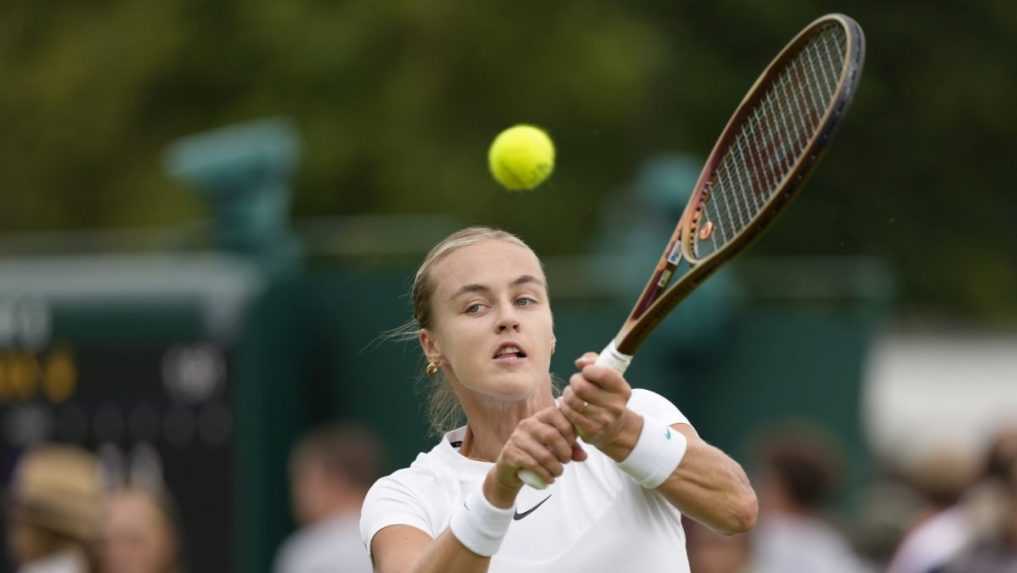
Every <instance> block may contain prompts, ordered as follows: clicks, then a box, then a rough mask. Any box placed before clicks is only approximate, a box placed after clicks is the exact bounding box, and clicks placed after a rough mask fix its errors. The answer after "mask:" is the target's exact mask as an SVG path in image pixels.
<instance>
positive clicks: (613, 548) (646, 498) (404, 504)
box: [360, 389, 689, 573]
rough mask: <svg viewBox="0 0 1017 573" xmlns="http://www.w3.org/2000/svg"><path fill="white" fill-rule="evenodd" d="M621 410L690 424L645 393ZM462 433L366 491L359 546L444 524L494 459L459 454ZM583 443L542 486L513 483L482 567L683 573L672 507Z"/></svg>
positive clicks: (495, 571)
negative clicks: (497, 541) (387, 531)
mask: <svg viewBox="0 0 1017 573" xmlns="http://www.w3.org/2000/svg"><path fill="white" fill-rule="evenodd" d="M628 407H629V409H631V410H633V411H634V412H636V413H638V414H643V415H648V416H651V417H653V418H655V419H657V420H659V421H661V422H664V423H666V424H667V425H669V426H670V425H673V424H677V423H684V424H688V423H689V421H688V419H687V418H686V417H685V416H684V415H683V414H682V413H681V412H680V411H679V410H678V408H676V407H675V406H674V404H672V403H671V402H669V401H668V400H667V399H665V398H664V397H662V396H660V395H659V394H656V393H654V392H651V391H649V390H642V389H634V390H633V391H632V397H631V398H630V400H629V403H628ZM465 432H466V428H465V427H462V428H459V429H456V430H453V431H451V432H449V433H448V434H446V435H445V437H444V438H443V439H442V440H441V442H440V443H439V444H438V445H437V446H435V447H434V448H433V449H432V450H431V451H430V452H427V453H426V454H425V453H422V454H419V455H418V456H417V459H416V460H415V461H414V462H413V464H412V465H410V467H408V468H404V469H401V470H398V471H396V472H395V473H393V474H391V475H389V476H386V477H383V478H381V479H380V480H378V481H377V482H376V483H375V484H374V486H372V487H371V490H370V491H369V492H368V494H367V498H366V499H365V500H364V507H363V510H362V511H361V518H360V534H361V536H362V538H363V540H364V543H365V544H366V545H367V547H368V549H370V547H371V539H372V538H373V537H374V535H375V534H376V533H378V531H380V530H381V529H383V528H385V527H388V526H390V525H409V526H412V527H416V528H417V529H420V530H421V531H423V532H424V533H427V534H428V535H430V536H431V537H432V538H437V537H438V536H439V535H440V534H441V533H442V532H444V531H445V529H447V528H448V524H449V521H450V520H451V519H452V513H453V512H454V511H456V510H457V509H458V508H459V507H462V504H463V499H464V498H465V497H466V494H467V493H468V492H470V491H473V490H474V489H476V488H478V487H480V484H481V483H482V482H483V480H484V476H485V475H487V472H488V470H490V469H491V466H492V465H493V464H491V463H490V462H482V461H477V460H471V459H469V458H467V457H465V456H463V455H461V454H460V453H459V450H458V448H459V445H461V443H462V439H463V436H464V435H465ZM584 449H585V450H586V452H587V453H588V454H589V457H588V458H587V459H586V461H584V462H571V463H569V464H566V466H565V473H564V474H563V475H562V476H561V477H560V478H558V479H557V480H555V482H554V484H552V485H551V486H550V487H548V488H547V489H545V490H540V491H538V490H535V489H532V488H528V487H524V488H523V489H522V491H521V492H520V493H519V496H518V497H517V498H516V508H515V512H516V515H515V517H516V519H515V520H514V521H513V522H512V525H511V526H510V527H509V530H508V534H507V535H506V536H505V539H504V541H503V543H502V545H501V549H500V550H499V551H498V553H497V554H495V556H494V557H493V558H492V559H491V567H490V569H488V571H489V572H490V573H500V572H519V573H531V572H532V573H536V572H548V573H551V572H553V573H563V572H569V571H582V572H598V571H603V572H605V573H606V572H611V573H617V572H619V571H622V572H626V571H627V572H633V573H635V572H639V573H655V572H658V571H659V572H668V573H687V572H688V571H689V564H688V557H687V555H686V552H685V532H684V530H683V529H682V525H681V512H679V511H678V510H677V509H676V508H675V507H674V506H673V505H671V504H670V503H669V502H668V501H667V500H666V499H665V498H664V497H663V496H662V495H660V494H659V493H657V492H656V491H653V490H646V489H644V488H642V487H641V486H640V485H639V484H638V483H636V482H635V480H633V479H632V478H631V477H629V476H628V474H626V473H624V472H622V471H621V470H620V469H619V468H618V466H617V464H616V463H615V462H614V460H612V459H611V458H609V457H607V456H606V455H605V454H603V453H602V452H600V450H598V449H597V448H595V447H592V446H588V445H587V446H585V448H584Z"/></svg>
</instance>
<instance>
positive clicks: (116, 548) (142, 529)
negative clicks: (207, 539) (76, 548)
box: [103, 486, 181, 573]
mask: <svg viewBox="0 0 1017 573" xmlns="http://www.w3.org/2000/svg"><path fill="white" fill-rule="evenodd" d="M107 507H108V510H107V515H106V531H105V533H106V538H105V540H104V542H105V548H104V552H103V570H104V571H105V572H106V573H179V572H180V571H181V567H180V564H179V557H178V553H179V552H178V549H177V548H178V544H179V542H178V535H177V529H176V527H175V520H174V519H173V516H174V515H175V513H174V511H173V506H172V504H171V502H170V500H169V499H168V498H167V497H166V496H165V495H164V494H163V493H162V492H161V491H158V490H153V489H152V488H148V487H139V486H127V487H121V488H118V489H117V490H115V491H113V492H111V493H110V494H109V502H108V506H107Z"/></svg>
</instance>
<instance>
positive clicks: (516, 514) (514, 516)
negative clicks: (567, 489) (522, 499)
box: [512, 495, 551, 521]
mask: <svg viewBox="0 0 1017 573" xmlns="http://www.w3.org/2000/svg"><path fill="white" fill-rule="evenodd" d="M549 499H551V496H550V495H549V496H547V497H545V498H544V499H542V500H540V503H538V504H537V505H535V506H533V507H531V508H530V509H527V510H526V511H524V512H522V513H519V512H518V511H516V512H513V513H512V519H514V520H516V521H519V520H520V519H522V518H524V517H526V516H527V515H529V514H531V513H533V512H534V511H537V508H538V507H540V506H542V505H544V502H545V501H547V500H549Z"/></svg>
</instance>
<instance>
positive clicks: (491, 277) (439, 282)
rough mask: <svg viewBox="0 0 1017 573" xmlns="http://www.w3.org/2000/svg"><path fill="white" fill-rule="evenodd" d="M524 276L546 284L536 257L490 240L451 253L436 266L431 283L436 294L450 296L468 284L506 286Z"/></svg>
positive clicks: (509, 244) (503, 242)
mask: <svg viewBox="0 0 1017 573" xmlns="http://www.w3.org/2000/svg"><path fill="white" fill-rule="evenodd" d="M522 276H530V277H535V278H536V279H538V281H539V282H540V283H541V284H543V283H544V282H545V279H544V270H543V269H542V268H541V266H540V260H539V259H538V258H537V255H536V254H534V253H533V251H531V250H530V249H529V248H527V247H524V246H521V245H517V244H515V243H510V242H508V241H500V240H489V241H483V242H480V243H477V244H474V245H469V246H466V247H461V248H459V249H456V250H455V251H453V252H451V253H449V254H448V255H447V256H446V257H445V258H444V259H442V260H441V261H439V262H438V263H437V264H435V266H434V268H433V270H432V274H431V280H433V281H434V285H435V292H436V293H439V294H440V293H445V294H451V293H452V292H455V291H456V290H458V289H460V288H462V287H463V286H466V285H481V286H486V287H491V288H494V287H499V286H506V285H509V284H511V283H513V282H515V281H517V280H518V279H519V277H522Z"/></svg>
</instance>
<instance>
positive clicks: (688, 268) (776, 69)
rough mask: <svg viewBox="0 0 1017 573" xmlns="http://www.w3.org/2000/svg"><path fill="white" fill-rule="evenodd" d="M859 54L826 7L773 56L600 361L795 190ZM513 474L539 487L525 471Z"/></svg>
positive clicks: (614, 358)
mask: <svg viewBox="0 0 1017 573" xmlns="http://www.w3.org/2000/svg"><path fill="white" fill-rule="evenodd" d="M864 58H865V37H864V35H863V33H862V29H861V27H860V26H859V25H858V23H857V22H855V21H854V20H852V19H851V18H849V17H847V16H844V15H842V14H829V15H826V16H823V17H821V18H819V19H817V20H816V21H814V22H812V23H811V24H809V25H808V26H806V27H805V29H804V30H802V31H801V32H799V33H798V35H797V36H795V37H794V39H792V40H791V42H790V43H788V45H787V46H785V47H784V49H783V50H782V51H781V52H780V53H779V54H777V57H776V58H774V60H773V61H772V62H770V65H769V66H767V68H766V69H765V70H764V71H763V73H762V75H760V76H759V78H758V79H757V80H756V82H755V83H754V84H753V85H752V87H751V88H750V89H749V92H748V94H746V96H745V98H744V99H742V102H741V103H740V104H739V105H738V108H737V109H736V110H735V112H734V115H732V116H731V119H730V120H728V122H727V126H726V127H725V128H724V131H723V132H721V134H720V138H719V139H718V140H717V143H716V144H715V145H714V147H713V151H711V152H710V156H709V157H708V158H707V160H706V163H705V165H704V166H703V170H702V172H701V173H700V175H699V179H698V180H697V181H696V184H695V187H694V188H693V190H692V195H691V197H690V198H689V202H688V204H687V205H686V206H685V210H684V211H683V212H682V215H681V217H680V218H679V220H678V224H677V226H676V227H675V230H674V233H673V234H672V235H671V238H670V239H669V240H668V242H667V245H666V246H665V247H664V252H663V254H662V255H661V257H660V260H659V261H658V263H657V265H656V267H655V268H654V270H653V273H652V274H651V275H650V279H649V281H648V282H647V283H646V287H645V288H644V289H643V292H642V294H640V295H639V298H638V299H637V300H636V304H635V306H634V307H633V308H632V312H631V313H630V314H629V316H628V318H627V319H626V320H625V323H624V324H623V325H622V327H621V330H619V331H618V334H617V335H616V336H615V337H614V339H613V340H612V341H611V343H610V344H608V345H607V348H605V349H604V350H603V351H602V352H601V353H600V356H599V357H598V358H597V362H596V364H597V365H598V366H608V367H611V368H614V369H615V370H617V371H618V372H622V373H624V372H625V370H626V368H628V366H629V363H630V362H631V361H632V357H633V355H635V353H636V350H638V349H639V346H640V345H641V344H642V343H643V341H644V340H646V337H647V336H649V334H650V333H651V332H652V331H653V329H654V327H655V326H657V324H659V323H660V321H661V320H663V318H664V317H665V316H667V314H668V313H669V312H670V311H671V309H673V308H674V307H675V306H676V305H677V304H678V303H679V302H681V301H682V300H684V299H685V298H686V297H688V296H689V295H690V294H691V293H692V291H694V290H695V289H696V287H697V286H699V285H700V284H702V283H703V281H704V280H706V279H707V278H708V277H709V276H710V275H711V274H712V273H713V272H714V271H716V270H717V269H718V268H719V267H720V266H721V265H722V264H723V263H725V262H727V261H729V260H731V259H732V258H733V257H734V256H735V255H737V254H738V253H740V252H741V251H742V250H744V249H745V248H746V247H747V246H748V245H749V243H750V242H751V241H752V240H753V239H755V238H756V237H758V236H759V234H760V233H761V232H762V231H763V229H765V228H766V227H767V225H769V224H770V223H771V222H772V221H773V219H774V217H776V215H777V214H778V213H780V212H781V211H782V210H783V209H784V208H785V207H786V206H787V205H788V204H789V202H790V199H792V198H793V197H794V196H795V195H797V194H798V192H799V191H801V189H802V187H803V184H804V182H805V179H806V177H807V176H808V175H809V173H810V172H811V171H812V169H813V168H814V167H815V166H816V162H817V161H818V159H819V157H820V155H821V153H822V152H823V150H824V149H825V148H826V147H827V145H828V144H829V143H830V140H831V138H832V136H833V134H834V131H835V130H836V128H837V126H838V125H839V124H840V123H841V120H842V119H843V118H844V113H845V111H846V110H847V107H848V104H849V103H850V102H851V98H852V97H853V96H854V94H855V89H856V88H857V86H858V81H859V79H860V77H861V72H862V64H863V61H864ZM679 267H681V271H682V272H677V271H679ZM678 274H680V275H681V276H680V277H679V278H678V280H677V281H675V282H674V284H673V285H671V286H670V287H669V286H668V285H669V284H670V283H671V282H672V279H674V278H675V276H676V275H678ZM519 478H520V479H521V480H523V481H524V482H526V483H527V484H529V485H531V486H533V487H535V488H538V489H543V487H545V484H544V482H543V480H542V479H541V478H540V477H539V476H538V475H537V474H535V473H533V472H531V471H529V470H522V471H520V472H519Z"/></svg>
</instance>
